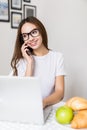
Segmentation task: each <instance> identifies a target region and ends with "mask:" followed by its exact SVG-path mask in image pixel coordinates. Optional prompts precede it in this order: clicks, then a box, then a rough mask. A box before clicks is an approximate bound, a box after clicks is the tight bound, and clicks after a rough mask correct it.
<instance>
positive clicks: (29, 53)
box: [26, 47, 31, 56]
mask: <svg viewBox="0 0 87 130" xmlns="http://www.w3.org/2000/svg"><path fill="white" fill-rule="evenodd" d="M27 49H28V50H27V51H26V53H27V54H28V55H29V56H30V55H31V51H30V48H29V47H27Z"/></svg>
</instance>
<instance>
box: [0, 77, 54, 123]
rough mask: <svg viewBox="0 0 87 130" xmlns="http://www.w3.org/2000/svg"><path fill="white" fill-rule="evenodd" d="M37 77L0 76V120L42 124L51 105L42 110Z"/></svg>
mask: <svg viewBox="0 0 87 130" xmlns="http://www.w3.org/2000/svg"><path fill="white" fill-rule="evenodd" d="M40 87H41V86H40V80H39V78H38V77H16V76H0V120H2V121H16V122H22V123H32V124H38V125H39V124H40V125H42V124H44V123H45V121H46V119H47V117H48V115H49V113H50V111H51V108H52V107H48V108H46V109H45V110H43V104H42V96H41V89H40Z"/></svg>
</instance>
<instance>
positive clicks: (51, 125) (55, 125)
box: [0, 102, 87, 130]
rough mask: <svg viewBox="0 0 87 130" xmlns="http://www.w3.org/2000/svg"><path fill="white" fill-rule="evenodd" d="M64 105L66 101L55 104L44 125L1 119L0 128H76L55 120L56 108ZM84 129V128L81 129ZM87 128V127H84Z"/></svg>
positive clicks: (67, 129)
mask: <svg viewBox="0 0 87 130" xmlns="http://www.w3.org/2000/svg"><path fill="white" fill-rule="evenodd" d="M62 105H64V102H60V103H58V104H56V105H53V110H52V111H51V113H50V115H49V117H48V119H47V121H46V123H45V124H44V125H43V126H42V125H41V126H40V125H33V124H21V123H16V122H8V121H0V130H75V129H72V128H71V127H70V125H61V124H59V123H58V122H56V120H55V110H56V109H57V108H58V107H59V106H62ZM80 130H82V129H80ZM84 130H87V129H84Z"/></svg>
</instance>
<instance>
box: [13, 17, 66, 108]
mask: <svg viewBox="0 0 87 130" xmlns="http://www.w3.org/2000/svg"><path fill="white" fill-rule="evenodd" d="M11 66H12V69H13V71H12V73H11V75H16V76H38V77H40V81H41V90H42V97H43V108H45V107H46V106H48V105H53V104H55V103H57V102H59V101H60V100H61V99H62V98H63V96H64V75H65V72H64V63H63V55H62V54H61V53H60V52H56V51H53V50H50V49H48V38H47V33H46V30H45V27H44V25H43V24H42V23H41V22H40V21H39V20H38V19H37V18H35V17H32V16H31V17H28V18H26V19H23V20H22V21H21V23H20V25H19V28H18V32H17V39H16V43H15V49H14V54H13V58H12V60H11Z"/></svg>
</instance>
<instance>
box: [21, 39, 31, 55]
mask: <svg viewBox="0 0 87 130" xmlns="http://www.w3.org/2000/svg"><path fill="white" fill-rule="evenodd" d="M20 42H21V43H22V44H23V43H24V40H23V38H22V37H21V39H20ZM27 49H28V50H27V51H26V53H27V54H28V55H29V56H30V55H31V52H32V49H31V48H30V47H27Z"/></svg>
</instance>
